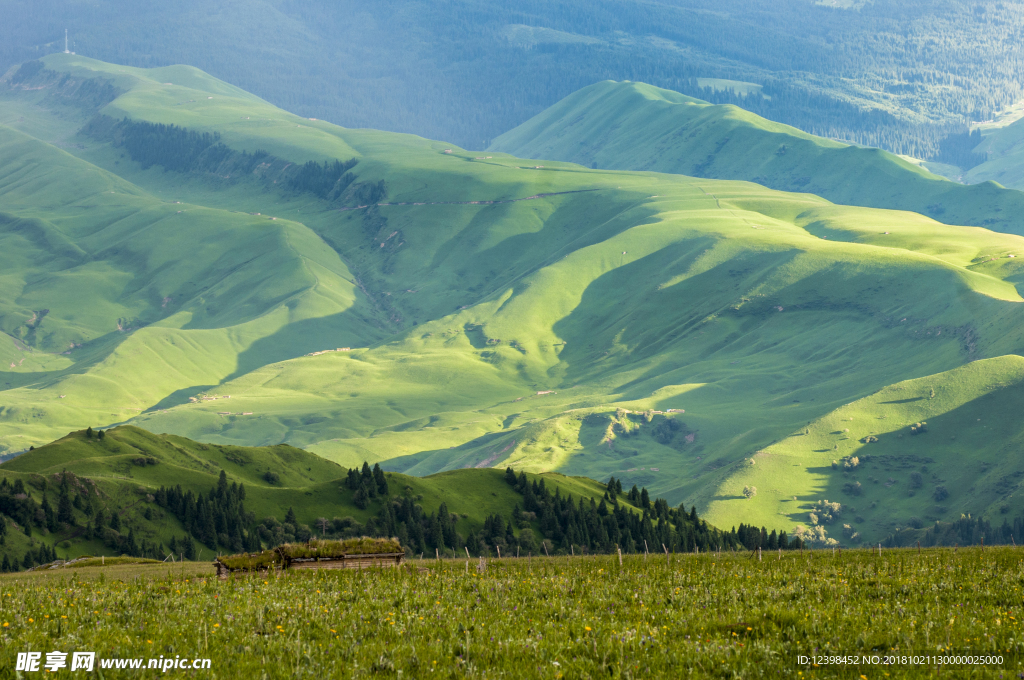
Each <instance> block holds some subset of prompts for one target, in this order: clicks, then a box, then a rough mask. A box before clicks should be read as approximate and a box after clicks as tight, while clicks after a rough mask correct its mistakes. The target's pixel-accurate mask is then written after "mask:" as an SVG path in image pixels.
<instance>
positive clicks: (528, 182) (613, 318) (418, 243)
mask: <svg viewBox="0 0 1024 680" xmlns="http://www.w3.org/2000/svg"><path fill="white" fill-rule="evenodd" d="M96 93H100V94H103V96H99V95H97V94H96ZM696 106H697V107H698V108H702V109H703V108H709V107H702V105H696ZM19 112H24V113H26V114H27V113H31V115H22V113H19ZM0 113H4V115H5V116H6V117H5V120H9V121H11V125H10V126H8V127H6V128H3V129H2V132H0V139H2V141H3V143H2V146H0V152H2V153H3V154H5V155H4V157H3V158H4V162H3V165H2V166H0V167H3V168H4V173H3V175H2V176H0V205H2V206H3V211H4V215H5V217H4V221H3V222H2V223H0V238H3V239H4V241H5V247H4V249H2V250H0V265H2V271H3V272H4V274H3V277H2V278H0V285H3V286H4V287H5V291H7V292H6V293H5V295H4V297H3V300H4V302H3V304H4V305H6V306H5V307H4V308H3V314H2V317H0V327H2V328H3V330H4V333H5V335H4V336H2V338H3V340H2V342H3V343H4V344H3V345H2V347H3V349H2V352H3V353H4V354H3V355H2V358H3V363H2V364H0V369H2V370H3V375H2V376H0V381H2V382H3V383H5V384H4V385H3V387H4V388H5V389H4V390H3V391H0V406H2V407H3V409H2V411H0V446H2V447H4V451H6V452H8V453H13V452H18V451H22V450H24V449H26V448H27V447H28V446H29V445H40V444H43V443H45V442H48V441H51V440H53V439H55V438H57V437H59V436H61V435H62V434H63V433H65V432H67V431H68V430H72V429H81V428H84V427H85V426H88V425H92V426H94V427H97V426H99V427H108V426H110V425H113V424H117V423H122V422H126V421H127V422H130V423H131V424H133V425H137V426H139V427H142V428H145V429H146V430H149V431H153V432H169V433H174V434H175V435H180V436H185V437H189V438H191V439H193V440H197V441H201V442H204V443H206V444H218V445H225V446H227V445H248V446H274V445H278V444H281V443H282V442H284V443H287V444H289V445H291V446H296V447H301V448H303V449H305V450H307V451H309V452H311V453H314V454H317V455H319V456H322V457H323V458H326V459H328V460H330V461H334V462H336V463H338V464H341V465H344V466H354V465H358V464H361V463H362V462H363V461H364V460H366V461H369V462H370V463H371V464H373V463H375V462H380V463H381V465H382V466H383V467H384V468H386V469H388V470H391V471H395V472H403V473H409V474H412V475H417V476H425V475H430V474H433V473H438V472H444V471H454V470H458V469H461V468H488V467H500V468H504V467H505V466H506V465H513V466H514V467H515V468H516V469H517V470H525V471H528V472H537V473H540V472H548V471H552V470H558V471H561V472H564V473H566V474H572V475H585V476H588V477H591V478H594V479H602V480H605V479H607V478H608V477H609V476H612V475H614V476H615V477H617V478H621V479H622V481H623V484H625V485H626V486H631V485H633V484H638V485H641V486H646V487H647V488H648V489H650V490H651V491H652V493H654V494H655V495H657V496H663V497H665V498H666V499H668V501H669V502H670V503H671V504H672V505H676V504H678V503H680V502H685V503H686V504H687V505H688V506H689V505H691V504H693V503H696V504H697V506H698V509H699V510H700V511H701V512H704V511H707V512H709V513H711V516H712V517H714V518H715V522H716V524H717V525H719V526H723V527H725V526H730V525H732V524H738V523H739V522H745V521H748V517H747V516H746V515H745V514H744V513H748V512H749V510H750V507H751V506H746V505H737V504H736V503H735V502H734V501H735V497H734V493H735V489H734V487H735V486H736V480H737V479H739V478H740V477H738V475H742V474H743V471H744V470H745V468H744V467H743V466H744V464H745V461H748V460H749V459H750V457H751V456H752V455H753V454H754V453H755V452H756V451H759V450H764V449H766V448H767V447H769V446H770V445H772V444H773V443H775V442H779V441H782V440H784V439H785V438H787V437H789V436H790V435H792V434H793V433H794V432H799V431H801V430H802V429H804V428H805V427H806V426H807V423H810V422H814V421H817V420H818V419H820V418H823V417H825V416H827V414H829V413H831V412H832V411H834V410H835V409H837V408H840V407H842V406H843V405H844V404H849V403H850V402H853V401H855V400H857V399H861V398H865V397H868V396H869V395H872V394H875V393H876V392H878V391H879V390H881V389H883V388H885V387H886V386H887V385H891V384H893V383H896V382H901V381H905V380H912V379H918V378H922V377H924V376H929V375H933V374H939V373H943V372H946V371H952V370H954V369H958V368H961V367H963V366H965V365H966V366H970V365H972V364H973V362H977V361H979V360H983V359H992V358H996V357H1002V356H1005V355H1012V354H1017V353H1019V352H1020V351H1021V347H1022V345H1024V342H1022V340H1024V338H1022V335H1024V332H1022V329H1024V324H1022V321H1024V319H1022V318H1021V315H1022V312H1024V307H1022V306H1021V302H1022V298H1021V296H1020V295H1019V293H1018V290H1017V284H1018V283H1019V282H1021V281H1022V280H1024V264H1022V263H1021V259H1022V257H1024V239H1022V238H1021V237H1020V236H1015V235H1012V234H1006V233H999V232H994V231H989V230H986V229H982V228H976V227H962V226H951V225H946V224H943V223H940V222H936V221H934V220H933V219H931V218H929V217H925V216H922V215H919V214H915V213H911V212H900V211H889V210H881V209H873V208H864V207H850V206H844V205H837V204H834V203H831V202H829V201H828V200H825V199H824V198H821V197H819V196H815V195H813V194H809V193H784V192H780V191H774V190H771V189H767V188H765V187H763V186H760V185H758V184H754V183H747V182H738V181H726V180H714V179H696V178H692V177H685V176H682V175H678V174H662V173H657V172H628V171H621V170H598V169H590V168H586V167H582V166H580V165H575V164H572V163H564V162H551V161H526V160H522V159H519V158H516V157H514V156H510V155H506V154H502V153H497V152H493V153H478V152H477V153H474V152H467V151H464V150H462V149H459V148H458V147H455V146H452V145H450V144H445V143H441V142H434V141H429V140H425V139H422V138H419V137H414V136H411V135H398V134H394V133H385V132H379V131H374V130H351V129H345V128H339V127H337V126H334V125H330V124H327V123H324V122H322V121H315V120H309V119H306V118H300V117H298V116H295V115H293V114H290V113H287V112H285V111H282V110H280V109H277V108H275V107H273V106H271V105H269V104H267V103H266V102H263V101H262V100H259V99H257V98H255V97H252V96H251V95H247V94H245V93H242V92H239V91H237V90H236V89H234V88H232V87H231V86H229V85H226V84H223V83H220V82H219V81H216V80H215V79H212V78H210V77H209V76H207V75H206V74H203V73H201V72H199V71H196V70H195V69H189V68H186V67H168V68H166V69H158V70H154V71H148V70H145V69H133V68H126V67H121V66H117V65H112V64H104V63H101V62H96V61H93V60H89V59H86V58H83V57H77V56H74V55H52V56H50V57H47V58H46V59H45V60H44V62H43V67H41V68H37V69H36V70H35V71H34V72H32V73H30V74H29V75H26V77H25V79H23V80H19V81H18V82H16V83H15V82H13V79H12V78H11V77H10V76H9V77H8V80H7V81H5V82H4V83H0ZM15 114H17V115H15ZM22 118H23V120H22ZM172 126H173V127H172ZM749 127H750V126H749V125H746V124H744V125H741V126H739V128H737V129H738V130H739V129H743V130H746V129H749ZM15 128H17V129H15ZM737 134H738V133H737ZM771 134H776V133H774V132H773V133H771ZM780 134H781V133H780ZM792 136H793V135H790V137H792ZM790 137H787V139H789V138H790ZM804 141H806V143H807V144H809V145H812V146H815V145H819V141H818V140H814V139H808V140H804ZM51 142H52V143H51ZM57 144H59V145H60V147H59V148H57ZM822 144H823V143H822ZM775 148H776V149H777V146H776V147H775ZM821 148H822V149H824V151H822V154H824V153H825V151H828V150H829V148H831V147H829V148H826V147H825V146H822V147H821ZM838 152H843V153H849V151H844V150H843V149H839V150H838ZM773 153H774V151H773ZM865 153H868V154H875V155H876V156H877V157H879V158H882V159H883V160H884V161H885V163H890V160H887V157H885V156H884V155H881V154H880V152H865ZM789 154H790V152H789V151H788V147H787V153H786V155H787V156H788V155H789ZM822 158H824V156H822ZM820 162H822V163H823V164H826V163H825V161H824V160H822V161H820ZM892 167H895V168H899V169H900V172H904V171H906V172H907V173H909V174H910V175H913V176H915V177H920V178H921V182H923V183H925V184H926V185H927V186H929V187H930V186H933V185H934V186H941V187H946V186H949V187H954V188H955V187H956V186H957V185H954V184H952V183H949V182H942V181H940V180H936V179H932V178H930V177H928V176H927V175H924V174H921V173H917V171H916V170H913V168H911V169H909V170H907V169H906V168H903V166H902V165H900V164H899V163H894V164H893V165H892ZM869 170H870V169H865V170H864V173H865V175H870V171H869ZM914 173H917V174H914ZM838 174H840V173H836V174H834V175H833V176H838ZM981 189H985V188H984V187H982V188H981ZM990 189H991V190H992V191H996V189H994V188H992V187H990ZM111 192H113V193H111ZM1010 193H1012V192H1004V193H998V194H997V195H998V196H1003V195H1004V194H1005V195H1009V194H1010ZM1014 195H1016V194H1014ZM951 196H952V194H951ZM969 198H970V200H971V201H973V200H975V198H974V197H973V194H972V195H970V196H969ZM944 200H946V199H944ZM948 200H950V201H952V198H949V199H948ZM965 200H967V199H965ZM979 200H980V199H979ZM999 200H1002V199H999ZM970 205H974V204H970ZM949 210H954V208H953V207H950V208H949ZM179 211H180V212H179ZM72 343H74V345H75V346H74V347H71V345H72ZM12 364H13V365H12ZM979 385H980V383H979ZM982 387H983V386H982ZM976 388H977V389H976ZM965 389H966V388H965ZM970 390H975V391H970ZM978 390H981V391H978ZM964 393H965V394H976V395H981V394H983V393H986V392H985V391H984V390H983V389H981V387H978V386H973V387H970V389H969V390H967V391H966V392H964ZM981 398H982V397H981V396H976V397H972V399H981ZM972 455H973V454H972ZM806 474H808V475H812V474H813V471H810V472H806ZM796 479H797V477H794V480H796ZM794 483H795V484H796V483H797V482H796V481H794ZM799 483H800V484H803V482H799ZM453 488H457V485H456V486H455V487H453ZM741 488H742V484H741ZM761 497H762V496H761V495H759V496H757V497H756V498H761ZM979 499H980V500H979V501H978V502H979V503H983V502H985V503H987V502H988V501H987V500H984V499H982V498H981V497H979ZM993 502H995V501H993ZM999 502H1003V501H999ZM986 509H988V506H985V507H981V506H980V505H979V507H977V508H976V510H977V511H978V512H981V511H984V510H986ZM759 512H760V511H759ZM954 512H956V511H955V510H954V509H953V508H952V507H950V508H948V509H947V513H948V514H949V515H950V516H952V513H954ZM805 515H806V512H805V511H801V512H799V513H795V514H794V515H793V516H792V517H790V516H787V517H785V518H784V519H785V521H792V522H798V521H801V519H800V518H801V517H803V516H805ZM764 516H765V517H766V518H770V519H772V520H773V521H772V522H766V525H771V526H775V522H774V520H775V519H776V517H775V515H774V514H772V513H768V514H767V515H764ZM879 530H880V529H879ZM869 531H873V529H866V530H865V532H864V535H865V536H867V535H868V533H869Z"/></svg>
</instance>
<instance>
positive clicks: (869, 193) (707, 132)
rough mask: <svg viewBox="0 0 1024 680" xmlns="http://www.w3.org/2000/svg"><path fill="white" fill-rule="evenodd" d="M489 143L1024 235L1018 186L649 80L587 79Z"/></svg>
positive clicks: (517, 151)
mask: <svg viewBox="0 0 1024 680" xmlns="http://www.w3.org/2000/svg"><path fill="white" fill-rule="evenodd" d="M490 148H491V150H493V151H501V152H505V153H510V154H514V155H518V156H524V157H526V158H553V159H557V160H562V161H569V162H573V163H579V164H581V165H585V166H588V167H594V168H609V169H615V170H645V171H647V170H649V171H656V172H672V173H678V174H681V175H692V176H697V177H709V178H715V179H736V180H745V181H749V182H756V183H758V184H763V185H764V186H767V187H770V188H773V189H779V190H782V191H800V192H807V193H811V194H816V195H818V196H822V197H824V198H827V199H828V200H830V201H832V202H834V203H843V204H846V205H860V206H866V207H873V208H888V209H894V210H911V211H914V212H918V213H921V214H924V215H928V216H929V217H932V218H933V219H935V220H938V221H940V222H943V223H945V224H960V225H964V224H969V225H975V226H984V227H987V228H989V229H994V230H997V231H1005V232H1009V233H1013V234H1024V193H1022V192H1020V191H1015V190H1006V189H1003V188H1002V187H1000V186H997V185H996V184H994V183H991V182H984V180H986V179H997V180H998V181H1000V182H1003V183H1004V184H1008V185H1010V186H1013V184H1012V183H1008V182H1005V181H1004V179H1005V178H997V177H994V176H993V177H991V178H989V177H987V176H986V177H977V178H975V179H974V180H973V181H975V182H984V183H975V184H972V185H969V186H965V185H962V184H959V183H956V182H952V181H949V180H946V179H944V178H942V177H939V176H938V175H934V174H932V173H930V172H928V171H927V170H924V169H923V168H921V167H919V166H917V165H914V164H912V163H910V162H908V161H906V160H903V159H901V158H899V157H898V156H895V155H893V154H891V153H888V152H886V151H882V150H880V149H869V148H862V147H857V146H850V145H848V144H842V143H840V142H836V141H833V140H831V139H825V138H822V137H815V136H813V135H809V134H807V133H805V132H801V131H800V130H797V129H796V128H793V127H790V126H788V125H782V124H779V123H774V122H772V121H769V120H765V119H764V118H761V117H760V116H757V115H755V114H753V113H750V112H748V111H744V110H743V109H741V108H739V107H737V106H733V105H729V104H727V105H712V104H709V103H707V102H704V101H701V100H699V99H694V98H692V97H687V96H685V95H682V94H679V93H678V92H672V91H671V90H664V89H661V88H657V87H653V86H651V85H646V84H644V83H632V82H613V81H605V82H601V83H597V84H595V85H591V86H590V87H585V88H583V89H582V90H579V91H578V92H575V93H573V94H571V95H569V96H568V97H566V98H565V99H563V100H562V101H560V102H558V103H557V104H555V105H554V106H552V107H551V108H549V109H547V110H546V111H544V112H542V113H540V114H538V115H536V116H534V117H533V118H531V119H530V120H528V121H526V122H525V123H523V124H522V125H520V126H518V127H517V128H515V129H513V130H510V131H508V132H506V133H505V134H503V135H501V136H500V137H498V138H496V139H495V140H494V142H493V143H492V144H491V147H490Z"/></svg>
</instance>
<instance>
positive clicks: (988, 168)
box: [964, 118, 1024, 189]
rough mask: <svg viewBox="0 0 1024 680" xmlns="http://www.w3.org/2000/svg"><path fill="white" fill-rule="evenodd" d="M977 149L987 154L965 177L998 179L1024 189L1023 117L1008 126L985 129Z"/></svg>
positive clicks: (978, 179) (973, 179) (988, 179)
mask: <svg viewBox="0 0 1024 680" xmlns="http://www.w3.org/2000/svg"><path fill="white" fill-rule="evenodd" d="M983 134H984V140H983V141H982V143H981V144H980V145H979V146H978V148H977V151H978V152H979V153H984V154H986V155H987V156H988V160H987V161H985V162H984V163H982V164H981V165H978V166H975V167H973V168H971V169H970V170H969V171H967V173H966V174H965V176H964V179H965V180H966V181H968V182H972V183H976V182H988V181H992V182H999V183H1000V184H1002V185H1004V186H1008V187H1014V188H1016V189H1024V118H1022V119H1020V120H1018V121H1017V122H1015V123H1012V124H1010V125H1007V126H1006V127H1001V128H994V129H992V130H988V131H985V133H983Z"/></svg>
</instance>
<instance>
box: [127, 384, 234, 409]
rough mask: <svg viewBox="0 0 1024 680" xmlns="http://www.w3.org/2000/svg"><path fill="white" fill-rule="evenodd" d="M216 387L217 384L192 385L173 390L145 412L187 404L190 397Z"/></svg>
mask: <svg viewBox="0 0 1024 680" xmlns="http://www.w3.org/2000/svg"><path fill="white" fill-rule="evenodd" d="M214 387H216V385H193V386H192V387H183V388H182V389H180V390H175V391H174V392H171V393H170V394H168V395H167V396H166V397H164V398H163V399H161V400H160V401H159V402H157V403H156V404H154V405H153V406H150V407H149V408H147V409H146V410H145V411H143V413H153V412H154V411H162V410H163V409H168V408H173V407H175V406H181V405H182V404H187V403H188V398H189V397H194V396H196V395H197V394H199V393H200V392H205V391H207V390H210V389H213V388H214Z"/></svg>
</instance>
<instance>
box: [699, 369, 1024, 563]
mask: <svg viewBox="0 0 1024 680" xmlns="http://www.w3.org/2000/svg"><path fill="white" fill-rule="evenodd" d="M1022 406H1024V359H1022V358H1021V357H1019V356H1007V357H1000V358H996V359H988V360H984V361H976V362H974V363H971V364H968V365H967V366H964V367H961V368H958V369H954V370H952V371H947V372H944V373H939V374H937V375H931V376H926V377H923V378H918V379H916V380H908V381H903V382H899V383H895V384H893V385H890V386H888V387H886V388H884V389H882V390H880V391H878V392H876V393H875V394H872V395H870V396H868V397H865V398H863V399H858V400H857V401H854V402H852V403H850V404H847V405H845V406H842V407H841V408H838V409H836V410H835V411H832V412H831V413H829V414H828V415H826V416H824V417H822V418H819V419H816V420H815V421H814V422H812V423H810V424H808V425H807V426H806V427H805V428H802V429H800V430H799V431H797V432H795V433H793V434H792V435H790V436H789V437H786V438H785V439H783V440H781V441H780V442H778V443H776V444H773V445H772V446H768V447H765V448H764V449H763V450H761V451H758V452H757V453H756V454H754V455H753V456H751V457H750V458H749V459H748V460H745V461H743V463H742V465H739V466H737V470H736V473H735V474H734V475H733V476H732V477H731V478H730V479H729V480H728V482H727V483H726V484H722V485H721V486H719V487H718V488H717V489H716V490H715V493H716V494H717V495H718V497H719V498H720V499H721V500H720V502H718V503H716V504H712V510H711V512H710V517H709V519H710V521H712V522H714V521H724V520H729V519H731V518H732V517H733V516H735V515H737V514H740V513H744V512H745V513H749V516H750V517H751V518H752V519H754V521H755V522H774V523H780V522H781V523H783V524H785V523H786V522H794V523H804V524H807V525H809V526H814V523H812V520H811V517H810V516H811V513H815V514H817V515H818V518H819V519H818V522H817V524H818V525H819V526H822V527H823V528H824V529H825V531H826V536H828V537H832V538H835V539H838V540H839V541H841V542H842V543H846V544H851V543H852V544H855V545H856V544H858V543H861V542H867V543H868V544H869V545H870V544H874V543H877V542H879V541H881V540H882V539H884V538H885V537H886V536H887V535H889V534H892V533H895V532H899V531H900V530H901V529H903V530H907V529H911V528H921V527H922V526H928V525H931V524H934V522H935V521H937V520H945V519H947V518H951V517H954V518H956V517H960V516H961V515H964V514H966V515H974V516H979V517H984V518H986V519H988V520H989V521H990V522H991V523H992V524H993V525H999V524H1001V523H1002V522H1003V520H1004V519H1011V520H1012V519H1013V517H1014V516H1016V515H1017V514H1019V511H1020V507H1021V481H1022V480H1024V459H1022V458H1021V455H1020V450H1021V445H1022V433H1021V430H1020V427H1019V426H1018V424H1017V422H1016V420H1017V419H1016V417H1015V416H1014V415H1013V414H1015V413H1018V412H1019V410H1020V409H1021V408H1022ZM922 423H923V424H924V426H923V427H921V424H922ZM744 486H755V487H757V495H756V496H755V497H754V498H751V499H747V498H744V497H743V496H742V494H741V491H742V488H743V487H744ZM823 500H828V501H831V502H833V503H836V502H837V503H839V504H840V505H841V507H840V508H839V510H838V512H835V513H830V514H833V519H831V520H826V519H825V515H824V514H823V513H822V511H821V510H820V509H819V508H820V505H818V504H819V502H820V501H823ZM755 518H756V519H755ZM854 532H856V534H858V535H856V536H855V535H854ZM989 539H990V540H989V541H988V542H992V540H991V539H992V537H989Z"/></svg>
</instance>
